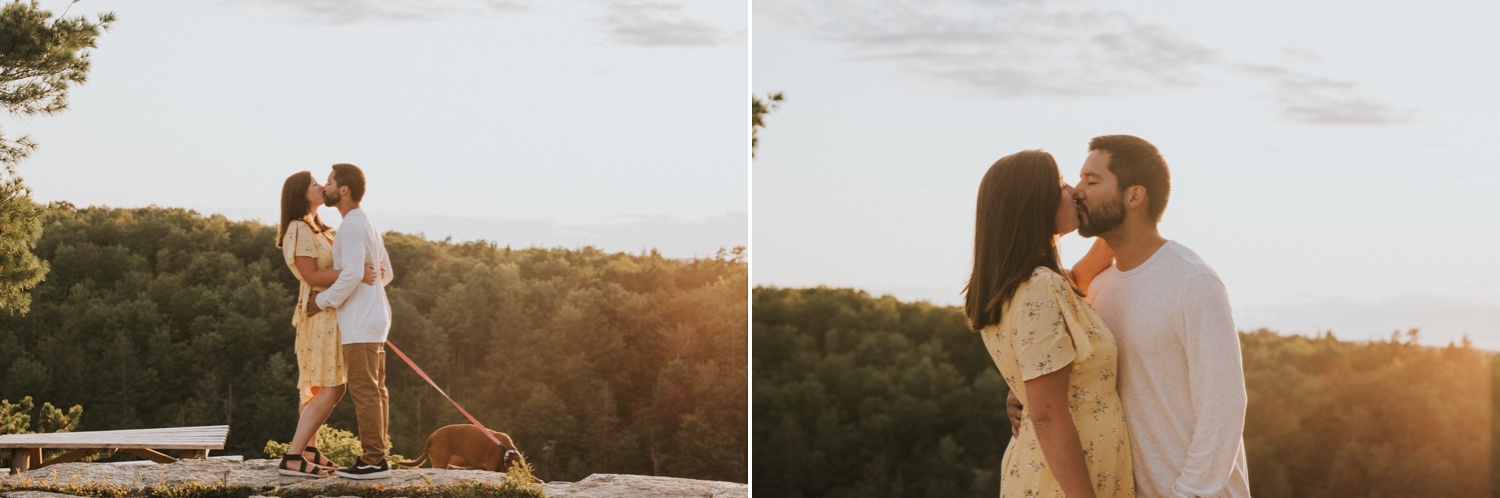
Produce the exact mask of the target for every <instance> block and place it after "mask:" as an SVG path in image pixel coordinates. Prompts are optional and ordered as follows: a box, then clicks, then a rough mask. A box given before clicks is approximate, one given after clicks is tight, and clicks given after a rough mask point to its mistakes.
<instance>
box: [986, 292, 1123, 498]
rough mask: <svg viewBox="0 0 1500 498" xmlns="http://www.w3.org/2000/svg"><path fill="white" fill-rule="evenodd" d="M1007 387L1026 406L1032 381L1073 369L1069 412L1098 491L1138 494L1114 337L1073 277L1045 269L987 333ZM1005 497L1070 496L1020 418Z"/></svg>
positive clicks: (1027, 420) (1005, 473)
mask: <svg viewBox="0 0 1500 498" xmlns="http://www.w3.org/2000/svg"><path fill="white" fill-rule="evenodd" d="M980 335H981V336H982V337H983V338H984V345H985V348H986V349H988V350H989V352H990V358H991V359H993V360H994V361H995V366H996V367H999V368H1000V375H1001V376H1003V377H1005V383H1006V384H1009V385H1010V389H1011V391H1013V392H1015V393H1016V397H1017V398H1019V399H1020V400H1021V402H1022V403H1025V404H1028V405H1029V403H1028V402H1027V401H1026V385H1025V384H1024V382H1025V381H1027V380H1031V379H1034V378H1037V377H1040V376H1042V375H1044V374H1048V373H1052V372H1055V371H1057V370H1058V369H1061V368H1062V367H1064V366H1066V365H1068V364H1070V363H1071V364H1072V365H1073V370H1072V372H1071V374H1070V375H1069V377H1068V390H1069V393H1068V409H1069V411H1070V412H1071V413H1072V415H1073V424H1074V425H1075V426H1077V428H1078V439H1079V440H1080V441H1081V442H1082V443H1083V457H1084V461H1085V462H1086V464H1087V465H1088V469H1089V476H1090V480H1092V481H1093V483H1094V492H1095V493H1096V494H1097V496H1100V497H1122V496H1135V480H1134V479H1133V478H1132V476H1131V472H1132V464H1131V461H1130V434H1129V432H1128V431H1126V428H1125V411H1124V407H1123V406H1122V405H1121V404H1120V396H1119V392H1118V391H1117V390H1116V387H1115V386H1116V383H1117V381H1118V378H1117V374H1118V372H1119V370H1118V361H1117V356H1116V355H1117V350H1116V349H1115V338H1114V335H1113V334H1111V333H1110V331H1109V328H1108V327H1105V326H1104V322H1103V321H1102V320H1100V319H1099V316H1098V315H1097V314H1095V313H1094V308H1093V307H1091V306H1089V304H1088V303H1086V302H1084V301H1083V298H1081V297H1079V296H1078V295H1077V294H1074V293H1073V291H1072V287H1071V286H1069V285H1068V280H1067V278H1066V277H1063V276H1062V275H1059V274H1057V273H1056V272H1054V271H1052V270H1050V269H1047V268H1045V267H1038V268H1037V269H1036V270H1035V271H1033V272H1032V274H1031V279H1030V280H1027V281H1026V282H1023V283H1021V286H1020V287H1018V288H1017V289H1016V293H1015V295H1013V296H1011V298H1010V301H1009V302H1007V303H1006V305H1005V313H1004V315H1003V316H1002V317H1001V320H1000V323H999V324H997V325H991V326H989V327H986V328H985V329H984V330H981V331H980ZM1000 496H1001V497H1004V498H1009V497H1017V498H1020V497H1027V498H1033V497H1048V496H1056V497H1061V496H1063V491H1062V487H1061V486H1060V485H1058V483H1057V479H1056V477H1054V476H1053V475H1052V470H1051V469H1050V468H1048V466H1047V459H1046V457H1044V456H1043V455H1042V447H1041V444H1039V443H1038V441H1037V436H1036V432H1035V431H1034V430H1033V429H1032V426H1031V413H1030V411H1029V410H1028V411H1026V412H1025V413H1024V414H1023V416H1022V419H1021V427H1020V436H1019V437H1018V438H1012V439H1011V440H1010V446H1009V447H1008V448H1006V449H1005V457H1004V460H1003V461H1002V462H1001V474H1000Z"/></svg>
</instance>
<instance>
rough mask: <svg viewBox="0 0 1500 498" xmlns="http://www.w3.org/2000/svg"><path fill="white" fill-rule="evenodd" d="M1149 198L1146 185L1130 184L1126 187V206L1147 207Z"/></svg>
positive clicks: (1134, 207) (1130, 207) (1133, 207)
mask: <svg viewBox="0 0 1500 498" xmlns="http://www.w3.org/2000/svg"><path fill="white" fill-rule="evenodd" d="M1148 199H1149V197H1148V194H1147V193H1146V187H1145V186H1144V185H1132V186H1130V188H1127V189H1125V207H1126V208H1129V209H1138V208H1142V207H1145V205H1146V201H1147V200H1148Z"/></svg>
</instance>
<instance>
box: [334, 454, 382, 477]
mask: <svg viewBox="0 0 1500 498" xmlns="http://www.w3.org/2000/svg"><path fill="white" fill-rule="evenodd" d="M334 474H336V475H338V476H339V477H344V478H349V479H360V480H364V479H385V478H387V477H390V476H391V466H390V464H388V463H386V462H385V459H384V458H382V459H380V463H379V464H376V465H370V464H368V463H364V462H359V461H356V462H355V465H354V466H353V467H346V468H342V469H339V470H337V471H335V472H334Z"/></svg>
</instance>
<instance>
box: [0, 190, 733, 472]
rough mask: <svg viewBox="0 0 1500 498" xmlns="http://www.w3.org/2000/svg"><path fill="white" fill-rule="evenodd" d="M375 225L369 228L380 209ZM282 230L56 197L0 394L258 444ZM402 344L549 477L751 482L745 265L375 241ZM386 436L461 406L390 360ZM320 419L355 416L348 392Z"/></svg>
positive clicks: (398, 444) (4, 349)
mask: <svg viewBox="0 0 1500 498" xmlns="http://www.w3.org/2000/svg"><path fill="white" fill-rule="evenodd" d="M377 221H378V220H377ZM275 234H276V228H275V227H273V226H269V225H266V224H262V223H257V222H231V221H228V220H227V219H225V218H224V217H222V216H213V217H205V216H200V215H198V214H197V213H194V212H192V211H187V210H183V209H172V208H156V207H151V208H140V209H110V208H94V207H91V208H83V209H79V208H74V207H73V206H70V205H67V204H65V203H60V204H55V205H54V206H52V207H51V208H50V209H49V212H48V215H47V220H46V226H45V231H44V233H43V236H42V239H41V241H40V244H39V247H38V248H37V253H38V255H39V256H40V257H42V258H43V259H45V260H47V261H48V262H50V264H51V267H52V270H51V273H50V274H49V275H48V276H47V280H46V282H44V283H43V284H41V285H40V286H38V287H37V288H36V289H34V290H33V292H32V294H33V301H32V310H31V313H30V314H28V315H26V316H24V317H23V316H0V358H3V360H0V399H10V400H19V399H21V398H22V397H23V396H27V395H30V396H33V397H34V398H35V399H36V400H37V402H38V404H40V403H41V402H42V401H49V402H51V403H53V404H55V405H58V406H71V405H73V404H81V405H83V407H84V415H83V422H82V424H81V425H80V426H79V427H78V430H102V429H118V428H142V427H159V426H180V425H203V424H223V423H228V424H229V425H230V442H229V448H228V449H227V450H226V451H225V453H238V454H243V455H246V456H248V457H257V456H260V453H261V450H262V448H264V447H265V445H266V441H267V440H269V439H275V440H278V441H282V442H285V441H286V440H288V439H289V438H290V437H291V434H292V429H293V428H294V425H295V423H296V408H295V406H296V402H297V394H296V390H295V388H294V383H295V380H296V359H295V357H294V356H293V353H292V345H293V328H292V325H291V314H292V310H293V307H294V305H295V291H296V289H297V282H296V280H295V278H294V277H293V275H292V273H291V271H290V270H289V269H288V268H287V267H286V265H285V263H284V262H283V260H282V255H281V250H280V249H277V248H276V247H275V238H276V237H275ZM385 241H386V245H387V248H388V249H389V251H390V253H391V260H392V263H393V266H394V267H395V271H396V279H395V281H394V282H393V283H392V284H391V287H390V297H391V301H392V307H393V309H394V322H395V325H394V327H393V328H392V331H391V341H392V342H394V343H395V344H396V345H397V346H398V347H400V348H401V349H402V350H403V351H405V352H406V353H407V354H408V355H410V356H412V357H413V359H415V360H416V361H417V362H418V363H420V364H421V365H422V367H423V368H425V369H426V370H427V372H428V373H429V374H431V375H432V376H433V378H434V379H435V380H436V381H437V382H438V383H439V384H440V385H442V386H443V387H444V388H445V389H447V390H448V392H449V393H450V394H452V395H453V396H454V398H456V399H457V400H459V401H460V402H461V403H463V404H464V405H465V408H467V409H468V410H469V411H470V412H471V413H473V414H474V415H475V416H476V417H478V418H479V419H480V420H481V421H482V422H484V423H485V425H488V426H490V427H491V428H493V429H496V430H500V431H504V432H507V433H509V434H510V435H511V436H512V437H513V438H514V440H515V441H516V444H517V445H518V446H520V448H521V450H522V451H523V452H524V453H526V455H527V457H528V458H529V459H530V461H531V462H532V463H534V464H535V465H536V467H537V474H538V475H540V476H541V477H543V478H545V479H548V480H558V479H561V480H576V479H580V478H583V477H585V476H588V475H590V474H594V473H620V474H641V475H666V476H676V477H691V478H698V479H711V480H722V481H737V482H744V481H745V480H746V478H747V477H748V476H747V474H746V472H747V470H746V469H747V462H746V461H745V458H744V454H745V447H746V444H747V437H746V436H747V434H746V416H747V415H746V412H747V408H746V406H745V405H746V403H745V400H746V398H747V392H746V390H747V389H746V386H745V378H746V376H747V375H748V374H747V371H748V369H747V364H746V357H747V355H748V353H747V352H746V350H745V347H746V344H747V338H746V337H745V333H746V328H747V326H746V325H747V324H746V320H747V314H748V310H747V309H746V303H745V289H746V287H747V285H748V284H747V282H748V280H747V272H746V265H745V263H744V261H743V260H742V259H741V258H740V257H739V256H737V255H735V254H733V253H729V252H725V253H724V254H722V255H721V256H719V257H717V258H711V259H698V260H672V259H666V258H663V257H661V256H660V255H658V254H656V253H654V252H653V253H649V254H640V255H632V254H623V253H605V252H602V251H599V250H595V249H592V248H583V249H579V250H565V249H536V248H531V249H511V248H509V247H497V246H495V245H493V244H488V243H483V242H470V243H462V244H453V243H445V242H433V241H428V240H423V239H421V238H418V237H414V236H410V235H404V234H399V233H394V232H392V233H387V234H386V235H385ZM387 369H388V372H389V374H388V375H389V377H388V381H389V385H390V388H391V393H390V396H391V413H390V419H391V438H392V440H393V442H394V444H395V449H396V452H397V453H402V454H408V455H415V454H418V453H420V452H421V445H422V443H423V442H424V441H425V440H426V438H427V436H428V434H429V433H430V432H431V431H433V430H434V429H436V428H437V427H440V426H442V425H445V424H450V423H461V422H463V421H464V420H463V418H462V416H461V415H459V414H458V413H457V411H456V410H454V409H453V407H452V406H451V405H449V404H448V403H447V402H446V401H444V400H443V398H442V397H441V396H439V395H438V394H437V393H436V392H434V391H433V390H432V389H431V388H430V387H428V386H427V385H426V383H425V382H424V381H422V380H421V378H419V377H418V376H416V375H415V374H414V373H412V371H411V370H410V369H409V368H408V367H407V366H406V365H405V364H404V363H402V362H401V360H400V359H399V358H397V357H396V356H395V355H390V356H389V357H388V358H387ZM329 424H330V425H332V426H335V427H338V428H343V429H348V430H353V429H355V427H356V426H355V422H354V410H353V403H352V402H350V400H349V398H347V397H346V398H345V400H344V403H342V404H341V405H340V407H339V408H338V409H337V410H336V411H335V412H334V415H333V417H332V418H331V419H330V421H329Z"/></svg>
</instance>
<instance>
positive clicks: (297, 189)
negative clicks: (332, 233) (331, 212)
mask: <svg viewBox="0 0 1500 498" xmlns="http://www.w3.org/2000/svg"><path fill="white" fill-rule="evenodd" d="M312 181H313V176H312V172H311V171H299V172H296V173H292V176H288V177H286V183H283V184H281V225H280V226H279V227H277V228H276V248H277V249H280V248H281V239H282V238H283V237H286V228H287V227H288V226H290V225H291V224H292V222H293V221H297V220H303V221H306V220H307V211H308V208H310V207H312V206H309V205H307V187H310V186H312ZM311 224H312V229H313V232H315V233H323V232H326V231H328V225H324V224H323V219H322V218H319V217H318V213H317V212H313V215H312V223H311Z"/></svg>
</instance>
